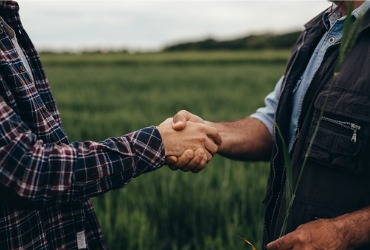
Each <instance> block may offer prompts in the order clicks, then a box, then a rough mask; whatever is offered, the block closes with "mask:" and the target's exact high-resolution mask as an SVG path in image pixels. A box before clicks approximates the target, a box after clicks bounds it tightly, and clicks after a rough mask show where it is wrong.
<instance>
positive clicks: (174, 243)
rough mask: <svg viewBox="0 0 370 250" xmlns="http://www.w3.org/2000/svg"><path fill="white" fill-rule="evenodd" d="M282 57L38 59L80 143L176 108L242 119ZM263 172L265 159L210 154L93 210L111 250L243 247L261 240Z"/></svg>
mask: <svg viewBox="0 0 370 250" xmlns="http://www.w3.org/2000/svg"><path fill="white" fill-rule="evenodd" d="M258 55H261V56H260V57H259V56H258ZM283 55H284V56H285V57H284V56H283ZM286 56H287V53H286V51H282V52H272V51H267V52H265V51H259V52H240V53H234V52H219V53H169V54H148V55H146V54H143V55H128V54H118V55H116V54H107V55H98V54H92V55H88V54H87V55H78V56H77V55H49V54H48V55H42V60H43V61H44V63H45V65H46V72H47V75H48V77H49V80H50V83H51V85H52V89H53V93H54V95H55V97H56V100H57V104H58V107H59V109H60V111H61V116H62V121H63V125H64V128H65V130H66V132H67V134H68V135H69V137H70V139H71V140H75V141H79V140H87V139H89V140H102V139H104V138H106V137H111V136H120V135H122V134H124V133H127V132H130V131H132V130H136V129H139V128H141V127H145V126H148V125H157V124H159V123H160V122H161V121H163V120H164V119H165V118H167V117H169V116H171V115H173V114H174V113H176V112H177V111H178V110H180V109H187V110H189V111H191V112H194V113H195V114H198V115H200V116H202V117H204V118H205V119H208V120H216V121H218V120H233V119H239V118H242V117H244V116H247V115H249V114H251V113H253V112H254V111H255V110H256V109H257V108H258V107H259V106H261V105H263V98H264V96H265V95H266V94H267V93H268V92H270V91H271V90H272V89H273V87H274V84H275V83H276V81H277V80H278V79H279V77H280V75H281V74H282V72H283V69H284V66H285V65H284V64H285V61H286ZM283 57H284V59H283ZM77 58H78V59H77ZM215 58H216V59H215ZM217 58H218V59H217ZM220 58H221V59H220ZM248 58H249V59H248ZM250 58H254V59H253V60H254V61H253V62H252V61H251V60H250ZM271 58H272V59H271ZM274 58H280V59H279V60H277V61H276V60H275V59H274ZM125 60H126V61H125ZM127 61H130V63H127ZM179 61H185V62H186V63H179ZM122 62H125V63H122ZM267 175H268V164H267V163H245V162H234V161H231V160H228V159H225V158H222V157H219V156H217V157H215V159H214V160H213V161H212V162H211V163H210V164H209V165H208V167H207V168H206V169H205V170H204V171H202V172H200V173H199V174H191V173H182V172H173V171H171V170H169V169H168V168H167V167H163V168H162V169H160V170H158V171H155V172H152V173H148V174H145V175H142V176H140V177H138V178H137V179H135V180H133V181H132V182H131V183H130V184H129V185H128V186H127V187H126V188H124V189H122V190H119V191H114V192H109V193H108V194H106V195H104V196H101V197H98V198H94V199H93V204H94V207H95V209H96V213H97V215H98V218H99V221H100V223H101V225H102V228H103V232H104V235H105V239H106V241H107V243H108V245H109V247H110V249H135V250H140V249H173V250H176V249H182V250H186V249H201V250H207V249H212V250H214V249H215V250H217V249H248V248H246V246H245V243H244V240H243V238H246V239H248V240H250V241H251V242H252V243H253V244H254V245H257V246H258V245H259V243H260V242H261V236H262V212H263V211H262V209H263V206H262V200H263V197H264V195H265V187H266V182H267Z"/></svg>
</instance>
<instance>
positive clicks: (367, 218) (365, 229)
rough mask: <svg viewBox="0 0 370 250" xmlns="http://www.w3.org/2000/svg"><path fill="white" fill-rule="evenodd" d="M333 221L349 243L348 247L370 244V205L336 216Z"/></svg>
mask: <svg viewBox="0 0 370 250" xmlns="http://www.w3.org/2000/svg"><path fill="white" fill-rule="evenodd" d="M333 222H334V223H335V224H336V225H337V227H338V230H339V232H341V235H342V236H343V238H344V239H345V242H346V243H348V244H347V246H348V248H347V249H355V248H357V247H360V246H364V245H370V207H366V208H363V209H361V210H358V211H355V212H352V213H348V214H344V215H342V216H339V217H337V218H334V219H333Z"/></svg>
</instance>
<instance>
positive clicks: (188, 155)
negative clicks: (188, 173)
mask: <svg viewBox="0 0 370 250" xmlns="http://www.w3.org/2000/svg"><path fill="white" fill-rule="evenodd" d="M194 156H195V154H194V151H193V150H192V149H187V150H185V151H184V152H183V153H182V154H181V155H180V156H179V157H177V161H176V163H175V164H171V165H169V167H170V169H172V170H177V169H181V170H182V169H183V168H184V167H185V166H186V165H187V164H188V163H189V162H190V161H191V160H192V159H193V158H194Z"/></svg>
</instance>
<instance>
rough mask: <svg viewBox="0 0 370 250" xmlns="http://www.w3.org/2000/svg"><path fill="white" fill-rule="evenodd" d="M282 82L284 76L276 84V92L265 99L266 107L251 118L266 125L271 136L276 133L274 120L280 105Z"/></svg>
mask: <svg viewBox="0 0 370 250" xmlns="http://www.w3.org/2000/svg"><path fill="white" fill-rule="evenodd" d="M282 82H283V76H282V77H281V78H280V79H279V81H278V82H277V83H276V85H275V89H274V91H272V92H271V93H270V94H268V95H267V96H266V97H265V107H261V108H259V109H257V111H256V113H254V114H252V115H251V117H253V118H256V119H258V120H260V121H261V122H262V123H263V124H265V126H266V127H267V129H268V130H269V132H270V134H271V135H273V131H274V118H275V113H276V109H277V106H278V103H279V98H280V91H281V85H282Z"/></svg>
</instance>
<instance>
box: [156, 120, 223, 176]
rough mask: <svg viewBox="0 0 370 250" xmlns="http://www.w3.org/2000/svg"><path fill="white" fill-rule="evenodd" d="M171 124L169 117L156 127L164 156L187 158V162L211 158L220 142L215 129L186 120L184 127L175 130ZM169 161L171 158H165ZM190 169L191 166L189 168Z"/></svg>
mask: <svg viewBox="0 0 370 250" xmlns="http://www.w3.org/2000/svg"><path fill="white" fill-rule="evenodd" d="M172 125H173V122H172V119H171V118H169V119H167V120H166V121H164V122H163V123H162V124H160V125H159V126H158V127H157V128H158V131H159V132H160V134H161V136H162V140H163V144H164V148H165V155H166V157H167V156H176V157H181V159H185V158H186V159H189V160H188V162H191V161H192V162H195V161H197V162H198V161H199V162H202V161H203V162H206V161H207V160H208V159H211V158H212V155H213V154H215V153H216V152H217V150H218V145H219V144H221V137H220V135H219V133H218V131H217V129H215V128H213V127H211V126H208V125H205V124H203V123H194V122H187V126H186V128H184V129H182V130H180V131H176V130H174V129H173V128H172ZM195 157H196V159H194V158H195ZM170 162H171V159H169V158H167V163H170ZM191 169H193V168H189V170H191ZM186 170H187V169H184V171H186ZM199 170H200V169H199ZM199 170H194V172H199ZM187 171H188V170H187Z"/></svg>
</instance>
